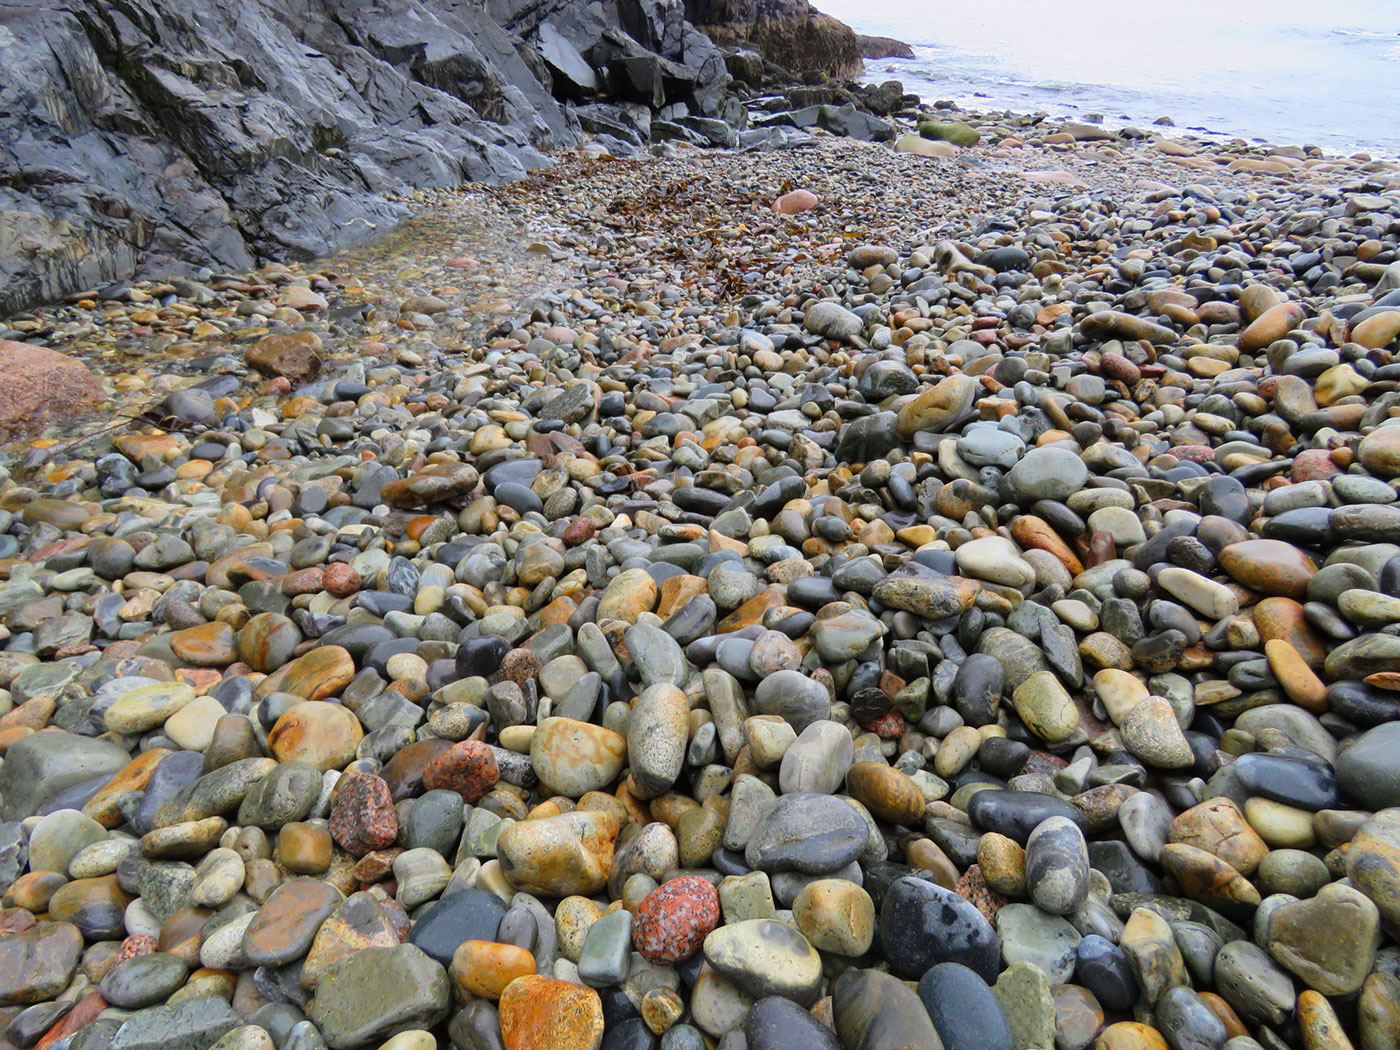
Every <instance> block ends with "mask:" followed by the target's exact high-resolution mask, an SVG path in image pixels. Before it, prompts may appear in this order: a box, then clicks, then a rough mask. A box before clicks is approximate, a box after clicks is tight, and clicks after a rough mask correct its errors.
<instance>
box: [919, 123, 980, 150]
mask: <svg viewBox="0 0 1400 1050" xmlns="http://www.w3.org/2000/svg"><path fill="white" fill-rule="evenodd" d="M919 134H920V135H922V136H923V137H924V138H926V139H938V140H940V141H942V142H951V143H952V144H953V145H954V146H975V145H977V143H979V142H981V141H982V135H981V134H980V133H979V132H978V131H977V129H976V128H973V127H970V126H968V125H967V124H964V123H963V122H962V121H960V120H946V121H945V120H926V121H924V122H923V123H922V124H920V125H919Z"/></svg>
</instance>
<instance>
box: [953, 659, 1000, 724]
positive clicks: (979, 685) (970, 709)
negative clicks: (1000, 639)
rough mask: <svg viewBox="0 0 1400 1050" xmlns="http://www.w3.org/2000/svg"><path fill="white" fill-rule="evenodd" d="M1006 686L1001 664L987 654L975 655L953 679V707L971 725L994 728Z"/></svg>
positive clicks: (961, 667)
mask: <svg viewBox="0 0 1400 1050" xmlns="http://www.w3.org/2000/svg"><path fill="white" fill-rule="evenodd" d="M1004 686H1005V673H1004V671H1003V670H1002V666H1001V661H1000V660H998V659H997V658H996V657H995V656H991V655H989V654H987V653H973V654H971V655H970V656H968V657H967V659H965V660H964V661H963V662H962V666H960V667H959V668H958V673H957V675H956V676H955V677H954V678H953V706H954V708H955V709H956V710H957V712H958V714H960V715H962V717H963V721H964V722H966V723H967V724H968V725H970V726H985V725H991V724H993V723H994V722H996V720H997V705H998V704H999V703H1000V702H1001V695H1002V689H1003V688H1004Z"/></svg>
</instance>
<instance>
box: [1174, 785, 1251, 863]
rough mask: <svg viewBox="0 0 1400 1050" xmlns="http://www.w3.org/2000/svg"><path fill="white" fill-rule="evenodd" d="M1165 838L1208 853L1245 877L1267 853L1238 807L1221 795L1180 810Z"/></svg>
mask: <svg viewBox="0 0 1400 1050" xmlns="http://www.w3.org/2000/svg"><path fill="white" fill-rule="evenodd" d="M1168 838H1169V840H1170V841H1171V842H1175V843H1182V844H1185V845H1188V846H1194V847H1196V848H1197V849H1201V850H1205V851H1206V852H1207V853H1212V854H1214V855H1215V856H1217V857H1219V858H1220V859H1221V860H1223V861H1224V862H1225V863H1226V864H1228V865H1230V867H1232V868H1234V869H1235V871H1237V872H1239V873H1240V874H1241V875H1244V876H1246V877H1248V876H1250V875H1252V874H1254V869H1255V868H1257V867H1259V862H1260V861H1262V860H1263V859H1264V857H1265V856H1267V855H1268V852H1269V847H1268V846H1267V845H1266V844H1265V842H1264V840H1263V839H1262V838H1260V837H1259V833H1258V832H1256V831H1255V830H1254V828H1253V827H1251V826H1250V823H1249V821H1248V820H1246V819H1245V815H1244V813H1242V812H1241V811H1240V808H1239V806H1237V805H1235V803H1234V802H1233V801H1231V800H1230V799H1228V798H1225V797H1223V796H1221V797H1219V798H1212V799H1208V800H1207V801H1205V802H1202V803H1201V804H1200V805H1197V806H1192V807H1191V808H1190V809H1188V810H1185V811H1184V812H1182V813H1180V814H1179V815H1178V816H1177V817H1176V819H1175V820H1173V821H1172V825H1171V832H1170V834H1169V836H1168Z"/></svg>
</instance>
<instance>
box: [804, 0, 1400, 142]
mask: <svg viewBox="0 0 1400 1050" xmlns="http://www.w3.org/2000/svg"><path fill="white" fill-rule="evenodd" d="M816 6H817V7H818V8H819V9H820V10H822V11H825V12H827V13H828V14H831V15H835V16H836V17H837V18H839V19H841V20H842V21H844V22H846V23H847V24H849V25H851V26H853V27H854V28H855V29H856V30H857V31H858V32H862V33H868V34H873V35H880V36H893V37H898V38H899V39H901V40H904V41H906V42H908V43H909V44H911V45H913V47H914V51H915V54H916V56H917V57H915V58H913V59H870V60H867V62H866V69H867V73H868V76H867V79H869V80H874V81H881V80H888V79H891V78H893V79H897V80H902V81H903V82H904V86H905V90H906V91H913V92H915V93H917V94H919V95H920V96H922V97H923V98H924V99H925V101H930V102H931V101H934V100H937V99H950V100H953V101H955V102H957V103H958V104H959V105H962V106H964V107H967V108H972V109H983V110H1003V109H1010V110H1015V111H1017V112H1039V111H1044V112H1047V113H1049V114H1050V115H1051V116H1052V117H1069V118H1078V117H1083V116H1084V115H1086V114H1102V116H1103V117H1104V118H1105V123H1106V124H1108V125H1110V126H1113V125H1120V124H1136V125H1140V126H1141V125H1147V124H1150V123H1151V122H1152V121H1153V120H1155V119H1156V118H1158V117H1162V116H1168V117H1171V118H1172V120H1173V121H1175V122H1176V124H1177V125H1178V127H1180V128H1183V129H1188V128H1189V129H1193V130H1205V131H1211V132H1217V133H1220V134H1223V135H1227V136H1240V137H1243V138H1250V139H1259V140H1262V141H1266V142H1270V143H1273V144H1278V145H1285V144H1286V145H1304V144H1314V145H1318V146H1321V147H1322V148H1323V149H1325V150H1327V151H1328V152H1335V153H1351V152H1354V151H1357V150H1365V151H1367V152H1370V153H1372V154H1374V155H1377V156H1389V157H1400V0H1165V2H1159V3H1144V2H1141V0H976V2H968V0H959V2H952V0H816Z"/></svg>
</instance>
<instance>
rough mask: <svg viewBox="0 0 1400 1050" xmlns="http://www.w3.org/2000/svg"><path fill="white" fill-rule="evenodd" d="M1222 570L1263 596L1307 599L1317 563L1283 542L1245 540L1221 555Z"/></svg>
mask: <svg viewBox="0 0 1400 1050" xmlns="http://www.w3.org/2000/svg"><path fill="white" fill-rule="evenodd" d="M1220 567H1221V568H1222V569H1224V570H1225V571H1226V572H1227V573H1229V574H1230V578H1231V579H1233V580H1235V581H1236V582H1238V583H1241V584H1243V585H1244V586H1246V587H1248V588H1249V589H1250V590H1253V591H1258V592H1259V593H1260V594H1268V595H1281V596H1283V597H1285V598H1293V599H1296V600H1299V601H1302V600H1305V599H1306V598H1307V593H1308V581H1309V580H1311V579H1312V578H1313V576H1315V575H1316V574H1317V563H1316V562H1314V561H1313V560H1312V559H1311V558H1309V557H1308V556H1307V555H1306V554H1304V553H1303V552H1302V551H1301V550H1299V549H1298V548H1297V547H1295V546H1293V544H1291V543H1285V542H1283V541H1282V540H1243V541H1242V542H1240V543H1232V544H1230V545H1229V546H1228V547H1225V548H1224V549H1223V550H1221V552H1220Z"/></svg>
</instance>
